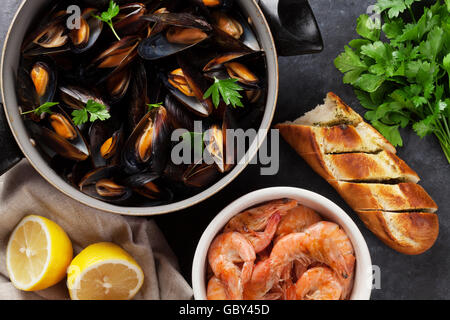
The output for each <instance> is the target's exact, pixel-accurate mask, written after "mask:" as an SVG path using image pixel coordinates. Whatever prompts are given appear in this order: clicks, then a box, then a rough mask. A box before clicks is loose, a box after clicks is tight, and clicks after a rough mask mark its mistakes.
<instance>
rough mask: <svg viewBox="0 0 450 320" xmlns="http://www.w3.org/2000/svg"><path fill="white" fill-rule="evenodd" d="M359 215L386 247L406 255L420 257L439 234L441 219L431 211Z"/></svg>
mask: <svg viewBox="0 0 450 320" xmlns="http://www.w3.org/2000/svg"><path fill="white" fill-rule="evenodd" d="M357 213H358V216H359V217H360V218H361V220H362V221H363V222H364V224H365V225H366V226H367V227H368V228H369V229H370V230H372V232H373V233H374V234H375V235H376V236H377V237H378V238H380V239H381V241H383V242H384V243H385V244H386V245H388V246H390V247H391V248H393V249H395V250H397V251H399V252H402V253H405V254H420V253H423V252H425V251H427V250H428V249H429V248H431V247H432V246H433V244H434V243H435V241H436V239H437V237H438V235H439V219H438V216H437V215H436V214H434V213H429V212H383V211H358V212H357Z"/></svg>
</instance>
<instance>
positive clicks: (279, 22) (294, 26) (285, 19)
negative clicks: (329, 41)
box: [259, 0, 323, 56]
mask: <svg viewBox="0 0 450 320" xmlns="http://www.w3.org/2000/svg"><path fill="white" fill-rule="evenodd" d="M259 5H260V7H261V9H262V10H263V12H264V15H265V16H266V19H267V21H268V22H269V25H270V28H271V30H272V34H273V36H274V38H275V44H276V47H277V51H278V55H280V56H295V55H301V54H309V53H318V52H321V51H322V50H323V40H322V35H321V33H320V29H319V26H318V24H317V21H316V18H315V17H314V13H313V11H312V9H311V6H310V5H309V3H308V0H259Z"/></svg>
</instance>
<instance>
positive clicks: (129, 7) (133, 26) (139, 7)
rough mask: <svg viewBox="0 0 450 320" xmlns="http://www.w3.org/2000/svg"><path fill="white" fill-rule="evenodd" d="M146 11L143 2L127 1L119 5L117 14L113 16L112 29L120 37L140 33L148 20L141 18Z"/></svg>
mask: <svg viewBox="0 0 450 320" xmlns="http://www.w3.org/2000/svg"><path fill="white" fill-rule="evenodd" d="M146 12H147V9H146V7H145V5H144V4H143V3H127V4H124V5H122V6H120V11H119V14H118V15H117V16H116V17H115V18H114V20H113V22H114V29H115V30H116V32H117V33H118V34H119V35H120V36H121V37H126V36H131V35H135V34H141V33H142V32H143V31H144V30H145V29H146V27H147V26H148V24H149V22H148V21H145V20H143V19H141V17H142V16H144V15H145V14H146Z"/></svg>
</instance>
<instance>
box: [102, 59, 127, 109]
mask: <svg viewBox="0 0 450 320" xmlns="http://www.w3.org/2000/svg"><path fill="white" fill-rule="evenodd" d="M131 78H132V71H131V70H130V69H129V68H124V69H123V70H121V71H119V72H116V73H114V74H113V75H111V76H110V77H109V78H108V79H107V80H106V82H105V91H106V92H105V95H106V96H108V100H109V102H110V103H111V104H114V103H117V102H119V101H120V100H122V98H124V97H125V95H126V94H127V92H128V89H129V87H130V83H131Z"/></svg>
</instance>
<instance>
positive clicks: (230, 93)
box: [203, 78, 244, 108]
mask: <svg viewBox="0 0 450 320" xmlns="http://www.w3.org/2000/svg"><path fill="white" fill-rule="evenodd" d="M238 81H239V80H238V79H223V80H219V79H217V78H214V83H213V85H212V86H211V87H210V88H209V89H208V90H207V91H206V92H205V95H204V97H203V98H204V99H208V98H209V97H211V96H212V101H213V103H214V106H215V107H216V108H217V107H219V104H220V97H221V96H222V99H223V101H224V102H225V104H226V105H227V106H229V105H232V106H233V107H234V108H236V106H238V107H244V105H243V104H242V101H241V98H242V96H241V94H240V93H239V91H241V90H244V89H243V88H242V87H241V86H240V85H239V84H237V82H238Z"/></svg>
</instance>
